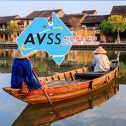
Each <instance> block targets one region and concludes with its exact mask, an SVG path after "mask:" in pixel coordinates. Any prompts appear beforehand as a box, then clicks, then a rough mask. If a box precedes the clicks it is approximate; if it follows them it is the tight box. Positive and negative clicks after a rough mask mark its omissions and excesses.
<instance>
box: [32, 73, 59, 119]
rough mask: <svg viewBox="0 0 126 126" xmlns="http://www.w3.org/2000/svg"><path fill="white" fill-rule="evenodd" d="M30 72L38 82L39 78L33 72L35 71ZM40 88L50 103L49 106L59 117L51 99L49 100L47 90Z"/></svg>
mask: <svg viewBox="0 0 126 126" xmlns="http://www.w3.org/2000/svg"><path fill="white" fill-rule="evenodd" d="M32 72H33V74H34V76H35V78H36V79H37V81H38V82H40V81H39V79H38V77H37V75H36V74H35V72H34V71H32ZM41 90H42V91H43V93H44V94H45V96H46V98H47V100H48V102H49V104H50V105H51V107H52V109H53V111H54V113H55V114H56V116H58V117H59V113H58V112H57V111H56V109H55V108H54V105H53V103H52V101H51V99H50V97H49V95H48V94H47V92H46V91H45V90H44V89H43V88H41Z"/></svg>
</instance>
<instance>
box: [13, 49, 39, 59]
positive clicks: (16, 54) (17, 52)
mask: <svg viewBox="0 0 126 126" xmlns="http://www.w3.org/2000/svg"><path fill="white" fill-rule="evenodd" d="M36 52H37V51H33V52H31V53H30V54H28V55H26V56H23V55H22V53H21V51H20V49H17V50H16V52H15V58H20V59H24V58H28V57H30V56H32V55H34V54H35V53H36Z"/></svg>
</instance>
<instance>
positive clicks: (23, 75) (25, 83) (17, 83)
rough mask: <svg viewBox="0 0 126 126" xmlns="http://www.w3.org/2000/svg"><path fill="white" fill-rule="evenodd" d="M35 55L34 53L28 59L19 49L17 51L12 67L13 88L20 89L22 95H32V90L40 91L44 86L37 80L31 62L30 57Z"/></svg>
mask: <svg viewBox="0 0 126 126" xmlns="http://www.w3.org/2000/svg"><path fill="white" fill-rule="evenodd" d="M35 53H36V52H33V53H31V54H30V55H28V56H27V57H26V56H23V55H22V53H21V52H20V50H19V49H17V51H16V55H15V59H14V62H13V66H12V75H11V87H12V88H20V89H21V90H20V91H21V93H30V92H31V90H34V89H35V90H38V89H41V87H42V84H40V83H39V82H38V81H37V79H36V78H35V76H34V74H33V72H32V67H31V63H30V61H29V57H31V56H32V55H33V54H35Z"/></svg>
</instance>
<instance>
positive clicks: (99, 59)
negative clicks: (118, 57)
mask: <svg viewBox="0 0 126 126" xmlns="http://www.w3.org/2000/svg"><path fill="white" fill-rule="evenodd" d="M93 64H94V72H108V71H109V70H110V62H109V59H108V57H107V56H106V55H103V54H97V55H94V63H93Z"/></svg>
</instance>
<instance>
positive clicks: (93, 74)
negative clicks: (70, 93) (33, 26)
mask: <svg viewBox="0 0 126 126" xmlns="http://www.w3.org/2000/svg"><path fill="white" fill-rule="evenodd" d="M105 74H107V72H87V73H75V78H76V79H84V80H91V79H95V78H98V77H101V76H103V75H105Z"/></svg>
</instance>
